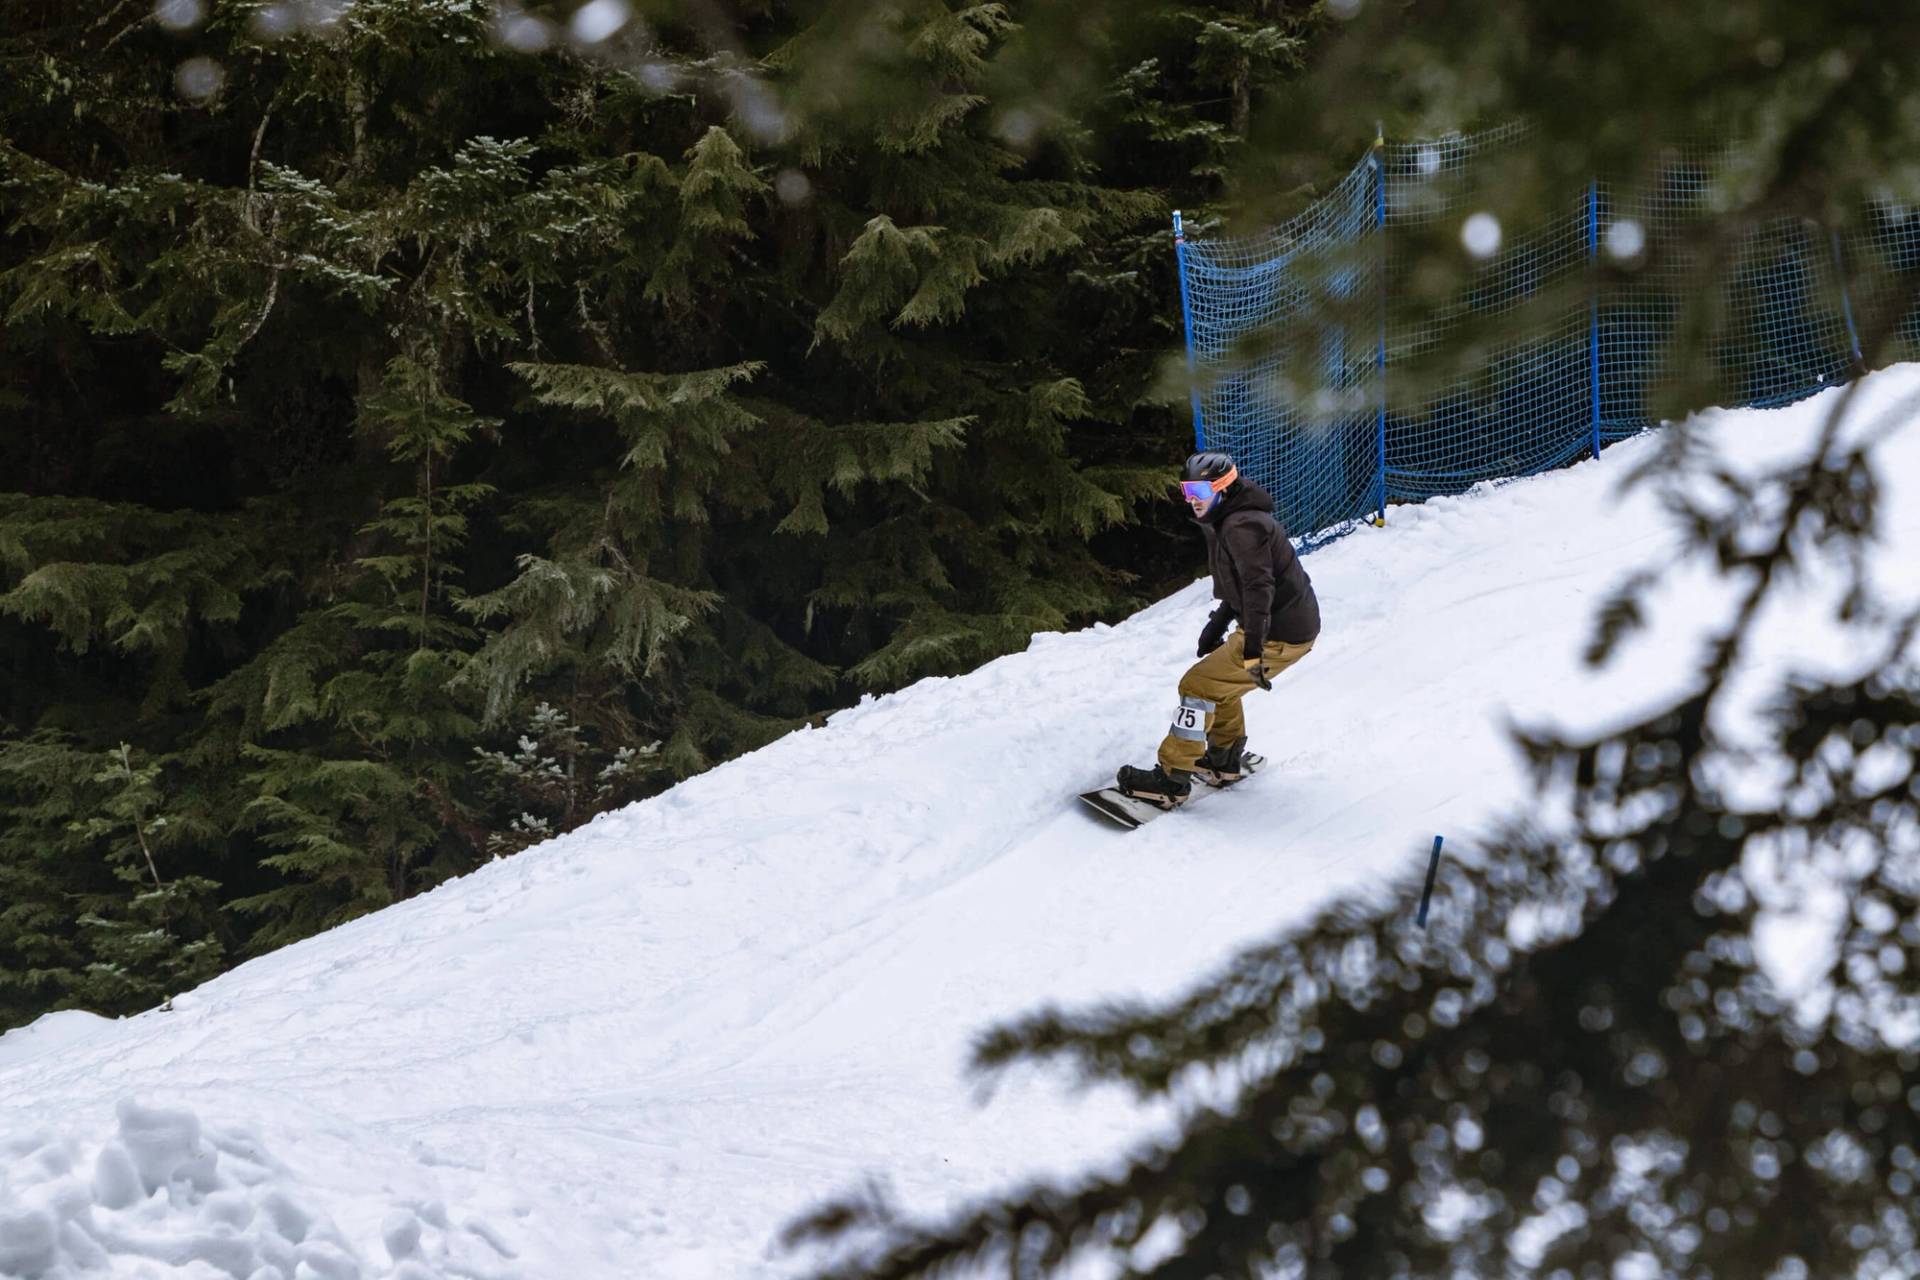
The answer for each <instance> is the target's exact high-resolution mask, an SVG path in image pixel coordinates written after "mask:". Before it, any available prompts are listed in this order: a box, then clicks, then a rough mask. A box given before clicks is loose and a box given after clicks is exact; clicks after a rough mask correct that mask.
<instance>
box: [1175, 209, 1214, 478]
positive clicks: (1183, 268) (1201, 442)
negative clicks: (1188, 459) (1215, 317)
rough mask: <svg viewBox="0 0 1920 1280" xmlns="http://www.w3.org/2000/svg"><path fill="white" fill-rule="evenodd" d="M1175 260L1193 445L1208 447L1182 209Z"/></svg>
mask: <svg viewBox="0 0 1920 1280" xmlns="http://www.w3.org/2000/svg"><path fill="white" fill-rule="evenodd" d="M1173 260H1174V263H1175V264H1176V269H1177V270H1178V271H1179V273H1180V315H1181V318H1182V319H1183V320H1185V322H1186V326H1187V397H1188V398H1189V399H1190V400H1192V401H1193V447H1194V449H1195V450H1200V449H1204V448H1206V447H1207V433H1206V430H1205V428H1204V427H1203V426H1202V425H1201V422H1200V383H1199V382H1198V380H1197V379H1196V376H1195V374H1194V368H1193V304H1192V303H1191V302H1190V301H1188V299H1187V233H1186V229H1185V228H1184V227H1183V226H1182V225H1181V223H1180V211H1179V210H1178V209H1175V210H1174V211H1173Z"/></svg>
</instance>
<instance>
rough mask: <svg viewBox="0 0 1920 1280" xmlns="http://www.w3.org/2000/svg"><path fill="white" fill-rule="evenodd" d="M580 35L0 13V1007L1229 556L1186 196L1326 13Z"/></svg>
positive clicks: (198, 945)
mask: <svg viewBox="0 0 1920 1280" xmlns="http://www.w3.org/2000/svg"><path fill="white" fill-rule="evenodd" d="M577 15H578V9H577V6H575V5H573V4H558V5H545V6H541V5H535V6H529V7H527V8H516V7H513V6H491V5H486V4H479V3H469V2H467V0H359V2H358V3H356V4H354V5H352V6H343V5H329V4H323V3H291V4H266V3H239V2H236V3H225V2H216V3H211V4H210V5H207V4H203V3H201V0H164V2H163V3H161V4H158V5H151V4H149V3H147V0H139V2H138V3H114V2H113V0H87V2H83V3H74V2H72V0H16V2H15V3H13V4H10V5H9V6H8V7H7V12H6V16H5V19H4V22H0V321H3V323H0V1028H4V1027H6V1026H9V1025H13V1024H15V1023H18V1022H21V1021H23V1020H26V1019H30V1018H31V1017H33V1016H34V1015H35V1014H37V1013H38V1012H40V1011H43V1010H45V1009H48V1008H51V1007H56V1006H62V1005H81V1006H84V1007H88V1008H92V1009H97V1010H101V1011H105V1012H113V1013H122V1012H128V1011H132V1010H136V1009H140V1008H144V1007H148V1006H151V1005H153V1004H155V1003H157V1002H159V1001H160V1000H161V999H163V998H164V997H165V996H166V995H168V994H169V993H171V992H174V991H178V990H181V989H183V988H185V987H187V986H190V985H192V984H193V983H195V982H197V981H199V980H201V979H203V978H205V977H207V976H209V975H210V974H212V973H214V972H216V971H218V970H219V969H221V968H222V967H224V966H227V965H230V964H232V963H235V962H236V961H238V960H239V959H241V958H244V957H246V956H248V955H252V954H257V953H258V952H260V951H262V950H263V949H267V948H271V947H274V946H278V945H280V944H283V943H286V942H289V941H293V940H295V939H298V938H301V937H304V936H307V935H309V934H311V933H313V932H315V931H317V930H320V929H324V928H327V927H329V926H331V925H335V924H338V923H340V922H341V921H343V920H346V919H349V918H351V917H353V916H355V915H358V914H360V913H363V912H366V911H369V910H373V909H376V908H378V907H380V906H382V905H385V904H387V903H390V902H393V901H395V900H396V899H399V898H403V897H405V896H407V895H409V894H413V893H417V892H419V891H421V890H423V889H425V888H428V887H430V886H432V885H434V884H436V883H438V882H440V881H442V880H444V879H445V878H447V877H448V876H452V875H457V874H459V873H461V872H463V871H466V870H469V869H471V868H473V867H474V866H475V865H477V864H479V863H481V862H482V861H484V860H486V859H489V858H493V857H497V856H503V855H506V854H511V853H512V852H514V851H516V850H518V849H520V848H522V847H524V846H526V845H527V844H529V843H531V842H533V841H535V840H538V839H540V838H543V837H545V836H547V835H550V834H554V833H557V832H561V831H565V830H567V829H569V828H571V827H574V826H576V825H578V824H579V823H581V822H583V821H585V820H586V819H587V818H589V817H590V816H591V815H593V814H594V813H596V812H598V811H600V810H603V809H605V808H608V807H609V806H613V805H619V804H623V803H626V802H628V801H631V800H633V799H635V798H638V797H642V796H645V795H648V794H651V793H653V792H656V791H658V790H660V789H662V788H664V787H666V786H669V785H671V784H672V783H673V782H675V781H677V780H678V779H681V778H684V777H686V776H688V775H689V774H692V773H695V772H698V771H699V770H702V769H705V768H707V767H709V766H710V765H712V764H714V763H716V762H718V761H721V760H724V759H727V758H729V757H730V756H733V755H736V754H738V753H740V752H743V751H747V750H751V749H752V748H754V747H757V746H759V745H761V744H763V743H765V742H767V741H769V740H770V739H772V738H774V737H776V736H778V735H779V734H781V733H784V732H786V731H787V730H789V729H791V728H793V727H794V726H796V725H798V724H800V723H802V722H804V721H806V720H808V719H809V718H812V717H817V716H819V715H820V714H821V713H823V712H825V711H827V710H830V709H832V708H835V707H839V706H843V705H846V704H848V703H849V702H851V701H854V700H856V699H857V698H858V697H859V696H860V695H861V694H863V693H867V692H872V691H881V690H887V689H892V688H896V687H898V686H900V685H902V684H904V683H906V682H909V681H911V680H914V679H916V678H918V677H920V676H924V675H928V674H933V673H951V672H958V671H963V670H966V669H969V668H971V667H972V666H974V665H976V664H977V663H979V662H981V661H983V660H985V659H987V658H990V657H993V656H996V655H998V654H1001V653H1005V652H1008V651H1010V650H1014V649H1018V648H1021V647H1024V645H1025V644H1026V642H1027V640H1028V637H1029V636H1030V635H1032V634H1033V633H1034V632H1037V631H1048V630H1058V629H1061V628H1064V627H1071V626H1076V625H1083V624H1085V623H1087V622H1089V621H1092V620H1094V619H1103V618H1104V619H1115V618H1118V617H1120V616H1122V615H1124V614H1126V613H1127V612H1129V611H1130V610H1132V609H1134V608H1136V607H1137V606H1138V605H1139V604H1141V603H1142V602H1143V601H1145V600H1147V599H1150V598H1152V597H1154V596H1156V595H1157V594H1160V593H1162V592H1164V591H1165V590H1166V589H1167V588H1168V587H1169V586H1170V585H1172V584H1174V583H1178V582H1184V581H1186V580H1189V579H1190V578H1191V576H1192V574H1193V573H1194V572H1195V563H1194V559H1193V548H1192V547H1191V546H1189V545H1188V543H1187V541H1186V540H1183V537H1182V531H1181V529H1180V527H1179V524H1178V513H1177V511H1176V510H1175V509H1174V508H1173V507H1172V506H1171V505H1170V504H1166V503H1161V502H1156V501H1151V499H1156V498H1158V497H1159V496H1160V494H1161V493H1162V492H1163V491H1164V484H1165V481H1166V480H1167V479H1168V478H1170V476H1171V475H1172V468H1173V466H1174V465H1175V464H1176V463H1177V461H1178V460H1179V458H1181V457H1182V456H1184V453H1185V452H1186V451H1187V449H1188V448H1189V442H1190V426H1189V424H1188V422H1187V418H1186V413H1185V409H1184V407H1183V400H1184V397H1183V396H1181V395H1179V394H1177V393H1176V394H1174V395H1171V396H1169V395H1168V394H1167V392H1166V390H1165V387H1164V386H1163V364H1164V362H1165V361H1166V359H1167V356H1168V353H1169V352H1171V351H1177V349H1178V343H1179V324H1180V315H1179V310H1178V300H1177V296H1176V293H1175V289H1176V285H1175V281H1174V275H1173V253H1172V246H1171V238H1170V234H1169V224H1170V212H1171V210H1172V209H1173V208H1175V207H1177V206H1184V207H1185V208H1186V209H1187V210H1188V211H1189V216H1190V217H1192V216H1195V215H1198V216H1200V217H1203V218H1204V217H1206V216H1208V211H1209V209H1210V208H1211V207H1213V206H1215V205H1218V204H1220V203H1221V202H1223V201H1225V200H1226V199H1227V198H1228V196H1229V194H1230V193H1229V192H1228V190H1227V186H1226V183H1225V180H1224V174H1225V173H1226V170H1227V167H1228V165H1229V162H1230V160H1231V157H1232V154H1233V152H1234V151H1235V149H1236V148H1237V147H1239V146H1240V145H1241V143H1242V140H1243V138H1244V137H1245V135H1246V134H1247V132H1248V130H1249V127H1250V125H1249V122H1250V119H1251V114H1252V110H1253V108H1254V106H1255V105H1256V104H1257V103H1258V101H1259V100H1260V98H1261V95H1262V94H1263V93H1264V92H1265V91H1266V88H1267V86H1269V85H1271V84H1273V83H1275V82H1276V81H1277V80H1279V79H1281V78H1283V77H1285V76H1287V75H1289V74H1290V73H1292V72H1293V71H1294V70H1295V69H1297V68H1298V66H1299V65H1300V64H1301V59H1302V57H1303V56H1304V50H1305V48H1306V41H1307V39H1308V37H1309V36H1310V35H1311V33H1312V32H1313V31H1314V30H1316V29H1318V28H1319V27H1320V26H1322V25H1324V22H1325V19H1324V17H1323V16H1322V15H1320V14H1319V13H1317V12H1309V11H1308V10H1307V9H1306V8H1305V7H1294V8H1292V9H1289V8H1287V7H1285V6H1283V5H1281V4H1278V3H1274V2H1273V0H1223V2H1221V3H1197V4H1183V5H1171V6H1155V7H1151V8H1142V9H1136V10H1131V11H1128V10H1116V11H1114V13H1113V14H1112V15H1110V18H1111V20H1109V19H1103V18H1102V17H1100V16H1099V15H1098V14H1087V13H1081V14H1076V13H1072V12H1069V11H1067V10H1063V9H1061V8H1060V7H1058V6H1022V5H1017V4H1016V5H1000V4H981V5H971V6H969V5H957V4H946V3H909V4H899V5H891V6H886V7H884V8H881V7H867V6H851V7H849V6H836V5H811V4H779V3H764V4H752V3H749V4H745V5H739V6H733V7H731V8H729V9H727V10H725V11H724V12H723V11H722V10H720V9H719V8H717V7H714V6H702V5H698V4H695V5H677V4H676V5H665V6H655V7H653V8H651V9H649V8H646V7H644V6H643V7H642V9H641V11H640V12H638V13H634V14H632V15H631V20H630V21H629V22H627V23H626V24H625V25H624V26H623V27H621V28H620V29H618V30H616V31H615V32H613V33H612V34H611V35H610V36H607V37H605V38H603V39H599V40H597V41H591V42H589V41H586V40H583V39H578V38H575V35H576V33H575V32H574V31H573V30H572V29H571V28H570V26H569V21H570V19H573V18H575V17H576V16H577ZM587 16H588V17H591V16H592V15H587ZM1022 19H1027V20H1028V21H1029V24H1030V25H1033V27H1034V30H1035V31H1037V32H1038V33H1039V35H1040V36H1046V37H1049V38H1053V37H1058V36H1060V34H1061V24H1062V23H1064V22H1068V21H1071V23H1072V24H1073V25H1072V27H1071V32H1070V34H1071V36H1072V40H1073V43H1074V47H1075V49H1076V50H1077V51H1078V52H1077V55H1076V57H1075V58H1073V59H1065V60H1063V59H1053V60H1047V59H1044V58H1042V57H1040V56H1038V55H1037V54H1036V52H1035V49H1036V44H1035V38H1034V36H1033V35H1032V33H1031V32H1029V31H1028V27H1025V26H1022V25H1021V24H1020V20H1022ZM585 34H587V35H593V34H597V32H596V31H593V30H590V29H589V30H587V31H586V32H585ZM1359 145H1360V142H1359V140H1357V139H1356V140H1355V142H1354V147H1355V148H1357V147H1358V146H1359ZM1351 159H1352V155H1351V153H1349V154H1347V155H1345V156H1343V157H1340V158H1338V159H1337V160H1333V161H1330V163H1329V170H1330V171H1337V170H1338V169H1339V168H1341V167H1344V165H1345V164H1347V163H1350V162H1351ZM848 765H849V767H850V768H857V767H858V762H857V761H849V762H848Z"/></svg>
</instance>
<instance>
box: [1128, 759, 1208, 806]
mask: <svg viewBox="0 0 1920 1280" xmlns="http://www.w3.org/2000/svg"><path fill="white" fill-rule="evenodd" d="M1191 776H1192V775H1191V774H1189V773H1187V772H1186V771H1185V770H1184V769H1174V770H1172V771H1168V770H1166V769H1162V768H1161V767H1160V766H1159V765H1157V764H1156V765H1154V766H1153V768H1151V769H1136V768H1134V767H1133V766H1132V765H1130V764H1123V765H1121V766H1120V774H1119V777H1118V779H1117V781H1118V782H1119V784H1120V790H1121V791H1123V792H1125V793H1126V794H1127V795H1130V796H1134V797H1136V798H1138V799H1141V800H1145V801H1146V802H1147V803H1149V804H1157V805H1159V806H1160V807H1161V808H1162V809H1174V808H1178V807H1179V806H1181V805H1183V804H1185V803H1186V802H1187V797H1188V796H1189V795H1192V794H1193V784H1192V783H1191V782H1189V781H1188V779H1189V778H1190V777H1191Z"/></svg>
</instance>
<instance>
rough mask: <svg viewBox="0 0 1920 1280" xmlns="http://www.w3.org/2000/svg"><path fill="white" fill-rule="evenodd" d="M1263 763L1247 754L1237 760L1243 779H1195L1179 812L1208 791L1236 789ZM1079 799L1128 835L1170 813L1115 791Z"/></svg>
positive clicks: (1104, 789)
mask: <svg viewBox="0 0 1920 1280" xmlns="http://www.w3.org/2000/svg"><path fill="white" fill-rule="evenodd" d="M1266 762H1267V758H1266V757H1265V756H1262V755H1257V754H1255V753H1254V752H1251V751H1249V752H1247V753H1246V754H1245V755H1244V756H1241V757H1240V764H1241V767H1242V768H1244V769H1245V770H1246V771H1247V772H1246V777H1241V778H1236V779H1234V780H1233V781H1232V782H1207V781H1204V780H1203V779H1201V778H1200V777H1198V776H1197V775H1196V776H1195V778H1194V788H1193V794H1192V795H1190V796H1188V797H1187V803H1186V804H1183V805H1181V806H1180V808H1182V809H1185V808H1187V807H1188V806H1189V805H1196V804H1199V803H1200V800H1201V797H1203V796H1205V795H1206V794H1207V793H1208V792H1210V791H1225V790H1226V789H1227V788H1229V787H1235V786H1238V785H1239V784H1240V783H1242V782H1245V781H1246V780H1247V778H1249V777H1252V776H1253V775H1254V774H1256V773H1258V772H1260V766H1261V765H1263V764H1265V763H1266ZM1080 799H1081V802H1082V803H1084V804H1085V805H1086V806H1087V807H1088V808H1089V809H1092V810H1093V811H1094V812H1095V813H1097V814H1099V815H1100V816H1101V817H1103V818H1106V819H1109V820H1110V821H1113V822H1117V823H1119V824H1120V825H1121V826H1122V827H1123V828H1125V829H1126V830H1128V831H1131V830H1133V829H1134V828H1135V827H1142V826H1145V825H1146V824H1147V823H1149V822H1152V821H1153V820H1154V819H1155V818H1160V817H1165V816H1166V815H1167V814H1169V813H1172V812H1173V810H1172V809H1162V808H1161V807H1160V806H1159V805H1157V804H1154V803H1153V802H1151V801H1148V800H1140V799H1137V798H1135V797H1133V796H1130V795H1128V794H1127V793H1126V792H1124V791H1122V790H1120V789H1119V788H1118V787H1101V788H1100V789H1099V790H1098V791H1082V792H1081V793H1080Z"/></svg>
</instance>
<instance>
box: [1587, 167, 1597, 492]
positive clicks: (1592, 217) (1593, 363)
mask: <svg viewBox="0 0 1920 1280" xmlns="http://www.w3.org/2000/svg"><path fill="white" fill-rule="evenodd" d="M1587 261H1588V262H1589V263H1590V264H1591V265H1590V266H1589V267H1588V269H1587V270H1588V276H1589V281H1588V293H1589V294H1590V295H1591V296H1590V298H1589V300H1588V318H1587V374H1588V377H1589V379H1590V380H1591V381H1592V383H1593V456H1594V457H1596V458H1597V457H1599V456H1600V180H1599V179H1598V178H1595V179H1593V180H1592V181H1591V182H1589V183H1588V184H1587Z"/></svg>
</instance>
